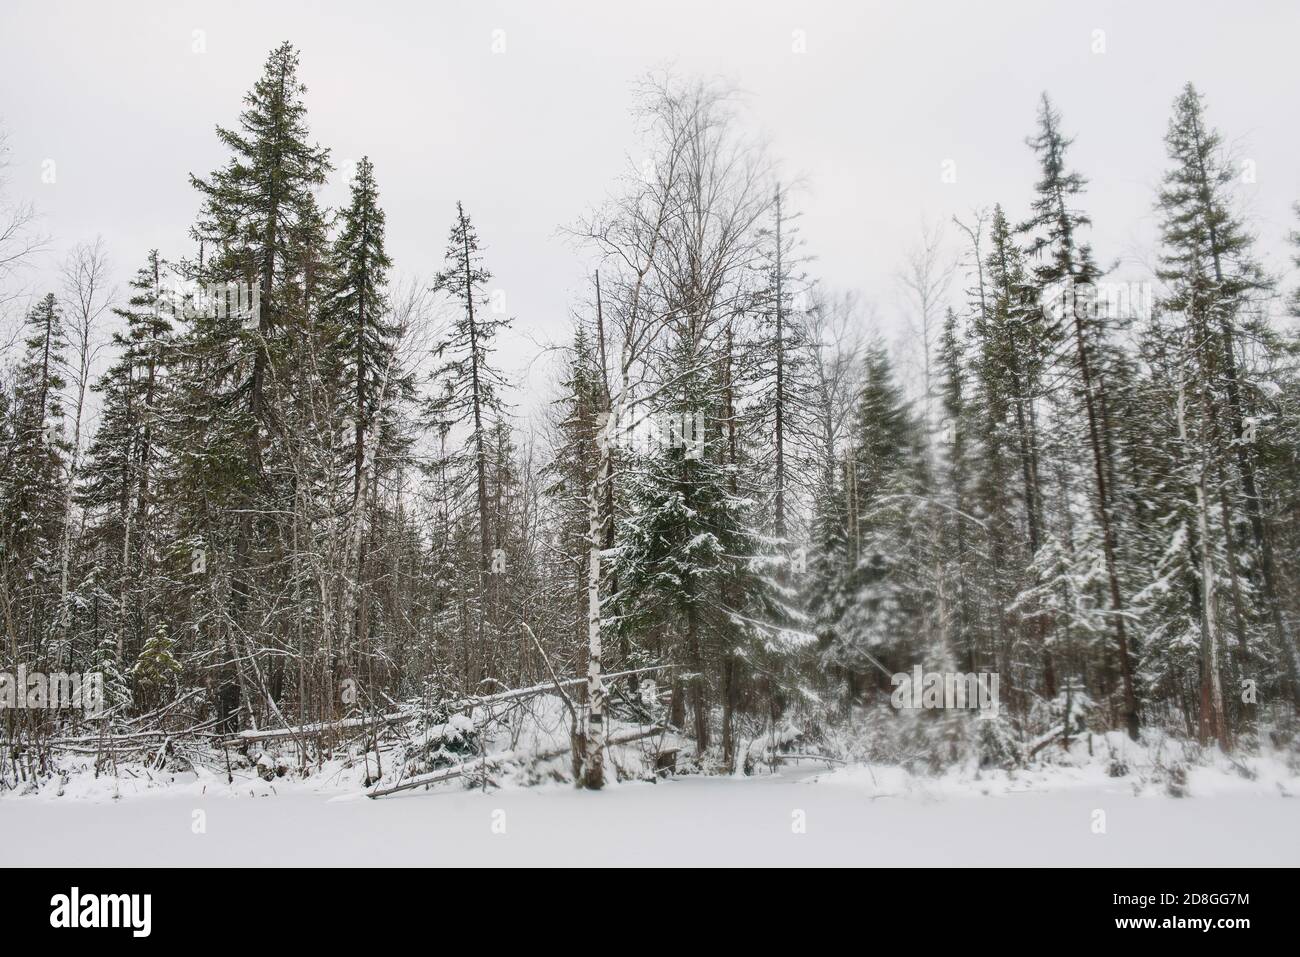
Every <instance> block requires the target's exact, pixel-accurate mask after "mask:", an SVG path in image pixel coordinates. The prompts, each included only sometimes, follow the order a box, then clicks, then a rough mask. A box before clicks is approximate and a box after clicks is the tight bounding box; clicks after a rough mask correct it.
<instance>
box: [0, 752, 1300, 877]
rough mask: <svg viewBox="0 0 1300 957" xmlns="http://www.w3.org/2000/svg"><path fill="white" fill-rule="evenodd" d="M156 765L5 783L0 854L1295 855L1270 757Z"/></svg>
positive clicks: (54, 860) (154, 859) (201, 861)
mask: <svg viewBox="0 0 1300 957" xmlns="http://www.w3.org/2000/svg"><path fill="white" fill-rule="evenodd" d="M165 777H168V778H170V780H167V781H158V780H154V781H148V782H145V781H142V780H136V779H132V778H130V777H125V778H120V779H118V781H117V782H111V779H106V778H104V777H101V778H100V779H98V780H95V781H86V780H84V779H82V780H80V781H79V780H77V779H74V780H73V781H72V782H71V783H70V784H68V785H66V786H65V787H64V788H63V791H64V793H62V794H58V793H57V791H55V790H53V789H49V788H47V789H42V790H41V791H40V792H38V793H35V794H28V795H25V796H17V795H12V794H11V795H10V797H9V798H7V799H5V800H2V801H0V847H3V848H4V850H5V858H6V863H8V864H10V865H59V866H68V865H74V866H75V865H89V866H115V865H116V866H123V865H124V866H137V865H138V866H149V865H160V866H227V865H323V866H329V865H334V866H338V865H344V866H355V865H362V866H364V865H384V866H392V865H397V866H402V865H474V866H498V865H519V864H536V865H564V866H590V865H685V864H709V865H859V866H862V865H866V866H871V865H891V866H897V865H903V866H942V865H994V866H999V865H1048V866H1051V865H1075V866H1078V865H1082V866H1144V865H1153V866H1154V865H1167V866H1184V865H1186V866H1192V865H1204V866H1230V865H1245V866H1261V865H1262V866H1282V865H1286V866H1297V865H1300V778H1297V777H1296V776H1295V775H1294V774H1293V773H1292V772H1290V771H1288V770H1286V769H1285V768H1284V767H1283V766H1281V765H1279V764H1272V763H1269V764H1267V765H1266V766H1265V767H1264V768H1263V770H1262V773H1258V774H1257V775H1256V776H1255V778H1254V779H1253V780H1251V779H1247V778H1245V777H1242V776H1234V775H1232V774H1224V773H1222V772H1221V770H1219V769H1215V768H1191V769H1190V771H1189V775H1188V779H1187V782H1186V792H1187V794H1188V795H1189V796H1187V797H1171V796H1169V794H1168V792H1167V789H1166V788H1165V787H1163V786H1160V785H1158V784H1156V783H1154V782H1150V781H1145V780H1143V779H1142V778H1140V777H1139V776H1126V777H1120V778H1111V777H1108V776H1107V775H1106V774H1105V772H1104V770H1102V769H1100V768H1098V767H1095V766H1090V767H1084V768H1074V767H1051V768H1043V769H1039V770H1037V771H1023V772H1018V773H1015V774H1010V775H1009V774H1005V773H1002V772H997V773H994V774H986V775H982V776H980V777H979V778H977V779H975V780H971V779H970V778H969V777H966V778H961V779H959V778H958V777H956V776H941V777H928V776H916V775H912V774H908V773H906V772H904V771H902V770H901V769H898V768H882V767H870V768H868V767H865V766H858V767H849V768H842V769H839V770H836V771H833V772H832V771H825V770H821V769H813V768H810V767H809V766H807V765H805V766H803V767H802V768H793V767H792V768H787V769H785V770H784V771H782V772H781V773H778V774H768V773H763V774H760V775H756V776H753V777H748V778H746V777H740V776H736V777H707V776H699V775H685V776H680V777H677V778H673V779H669V780H665V781H660V782H658V783H653V782H624V783H618V784H613V785H611V786H609V787H607V788H606V789H605V790H604V791H603V792H600V793H592V792H584V791H578V790H575V789H574V788H572V787H571V786H569V785H566V784H561V783H554V784H544V785H541V786H535V787H528V788H524V787H511V786H508V787H505V788H503V789H500V790H489V791H487V792H486V793H484V792H481V791H472V790H467V789H465V788H464V787H463V786H460V787H452V786H443V787H441V788H440V789H438V790H432V791H425V790H415V791H410V792H406V793H402V794H398V795H393V796H391V797H387V798H382V799H379V800H369V799H367V798H366V797H365V796H364V795H363V794H362V793H360V792H359V791H358V789H357V788H356V787H355V786H353V785H351V784H350V783H347V782H344V781H341V780H335V781H333V782H331V781H329V780H325V779H323V778H322V777H320V776H317V777H314V778H311V779H307V780H289V779H281V780H276V781H274V782H269V783H268V782H265V781H263V780H261V779H259V778H257V777H253V776H250V777H246V778H244V779H242V780H241V779H239V778H237V779H236V781H235V783H234V784H233V785H230V784H227V783H226V780H225V775H224V774H223V775H220V776H219V777H199V776H196V775H194V774H192V773H187V774H178V775H166V776H165ZM114 791H116V794H117V796H116V797H115V796H114ZM198 812H202V814H199V813H198ZM1099 812H1101V814H1104V819H1103V818H1102V817H1100V816H1099ZM200 822H201V823H202V824H203V828H202V830H200V828H199V827H198V825H199V823H200ZM1103 823H1104V832H1099V828H1100V826H1101V824H1103Z"/></svg>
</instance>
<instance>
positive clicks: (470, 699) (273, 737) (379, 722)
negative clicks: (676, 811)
mask: <svg viewBox="0 0 1300 957" xmlns="http://www.w3.org/2000/svg"><path fill="white" fill-rule="evenodd" d="M671 667H673V666H672V665H652V666H650V667H648V668H633V669H631V670H629V671H615V672H613V673H612V674H608V675H605V676H604V680H605V681H613V680H615V679H616V678H625V677H627V676H628V675H639V674H646V673H648V672H651V671H663V670H664V669H666V668H671ZM586 682H587V679H586V678H570V679H569V680H567V681H562V682H560V683H559V685H558V686H557V685H556V683H555V682H552V681H544V682H542V683H541V684H536V685H532V686H530V687H528V688H514V689H511V690H509V691H500V692H497V693H496V694H490V695H471V696H467V697H464V698H458V699H455V700H453V701H448V702H445V703H443V704H441V705H439V707H441V708H442V709H443V710H445V711H447V712H452V711H462V710H464V709H465V708H475V707H482V706H487V705H494V704H501V703H503V702H506V701H516V700H518V699H520V698H530V697H533V696H534V695H539V694H554V693H555V691H556V688H557V687H559V688H576V687H578V686H579V685H583V684H586ZM419 716H420V712H419V710H418V709H416V708H413V707H412V708H406V709H403V710H401V711H393V712H390V713H388V714H382V715H364V716H361V717H356V718H341V719H340V720H338V721H321V722H317V723H315V724H304V725H300V726H298V727H295V728H276V729H268V730H264V731H240V732H239V733H238V734H235V735H233V736H232V737H229V738H227V739H226V740H225V742H224V743H225V744H229V745H233V746H239V745H241V744H253V743H257V742H262V741H277V740H281V739H283V738H294V737H305V736H308V735H313V734H320V733H321V732H325V731H346V730H348V729H349V728H369V727H372V726H387V725H390V724H400V723H401V722H403V721H410V720H412V719H414V718H418V717H419Z"/></svg>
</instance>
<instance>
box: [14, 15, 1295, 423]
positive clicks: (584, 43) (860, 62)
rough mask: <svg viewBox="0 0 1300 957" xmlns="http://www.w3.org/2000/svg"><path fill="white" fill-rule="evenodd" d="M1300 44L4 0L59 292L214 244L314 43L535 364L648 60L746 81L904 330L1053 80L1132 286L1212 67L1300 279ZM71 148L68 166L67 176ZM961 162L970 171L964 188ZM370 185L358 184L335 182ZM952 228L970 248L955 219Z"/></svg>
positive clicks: (1161, 20) (1214, 18)
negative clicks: (220, 207) (93, 256)
mask: <svg viewBox="0 0 1300 957" xmlns="http://www.w3.org/2000/svg"><path fill="white" fill-rule="evenodd" d="M498 30H499V31H504V41H505V49H504V52H499V53H494V52H493V41H494V31H498ZM195 31H202V33H199V34H196V32H195ZM796 31H801V33H796ZM1098 31H1101V32H1098ZM496 38H497V40H498V41H499V40H500V39H501V35H497V37H496ZM800 38H802V40H803V46H804V47H805V48H806V52H802V53H801V52H796V47H798V46H799V40H800ZM1297 38H1300V3H1296V2H1294V0H1265V2H1254V0H1237V2H1232V3H1225V2H1213V3H1210V2H1200V0H1196V2H1187V0H1182V2H1158V3H1157V2H1143V3H1140V4H1136V3H1098V2H1089V3H1077V2H1074V3H1063V2H1044V0H1035V2H1017V3H1012V2H999V3H987V4H973V3H961V2H952V3H949V2H936V0H912V2H906V3H903V2H900V3H887V4H886V3H870V4H866V3H861V4H850V3H848V2H843V0H841V2H833V3H808V2H798V3H776V2H755V0H747V2H736V3H719V2H709V3H705V2H702V0H694V2H669V0H655V2H654V3H641V4H637V5H635V6H634V5H632V4H623V3H616V2H611V0H604V2H584V3H557V2H528V3H525V2H516V3H482V2H478V3H472V4H470V3H462V4H455V5H452V4H444V3H430V2H410V3H396V2H392V3H383V2H373V3H356V2H352V3H285V2H277V3H265V2H260V3H252V2H250V3H230V2H222V3H175V2H168V3H162V2H148V3H145V2H137V3H129V4H128V3H104V2H65V3H59V2H51V0H3V3H0V122H2V123H3V125H4V126H5V128H7V130H8V131H9V137H10V145H11V146H12V147H13V152H12V155H11V157H10V159H11V168H10V171H9V175H10V187H9V188H10V191H11V192H12V193H13V194H15V195H16V196H17V197H18V198H25V199H30V200H32V201H34V202H35V203H36V204H37V206H38V208H39V210H40V212H41V215H42V229H43V230H44V231H45V232H46V233H48V234H50V236H51V237H52V238H53V240H54V247H53V250H52V252H51V253H50V254H49V255H48V256H47V257H46V259H45V260H44V263H43V265H42V267H41V269H42V271H41V272H37V273H34V274H33V276H32V279H33V282H34V284H36V285H41V284H44V285H48V284H49V282H50V278H49V277H52V276H53V274H54V271H55V265H56V263H57V261H58V258H59V257H60V256H61V255H62V253H63V252H64V251H66V249H67V247H68V246H70V245H71V244H73V243H75V242H76V241H78V240H82V239H90V238H93V237H94V236H95V235H96V234H102V235H103V237H104V239H105V241H106V242H107V244H108V247H109V250H110V253H111V255H112V258H113V261H114V265H115V267H116V271H117V274H118V276H119V282H120V283H122V284H125V281H126V279H127V278H128V277H129V275H130V274H131V272H133V271H134V270H135V268H137V266H139V265H140V264H141V263H142V262H143V259H144V256H145V253H146V252H147V251H148V250H149V249H150V248H151V247H158V248H159V249H160V250H161V251H162V253H163V254H164V255H165V256H166V255H172V256H179V255H182V254H186V253H189V252H191V250H190V248H189V247H188V246H186V245H185V242H186V241H185V235H186V230H187V228H188V227H189V225H190V224H191V223H192V222H193V219H194V215H195V212H196V210H197V208H198V202H197V197H196V195H195V193H194V191H193V190H192V189H191V188H190V187H189V184H188V178H187V173H189V172H194V173H197V174H206V173H208V172H210V171H211V170H212V169H214V168H215V167H217V166H219V165H221V164H222V163H223V162H224V161H225V159H226V154H225V153H224V152H223V151H222V149H221V148H220V146H219V144H218V142H217V139H216V137H215V136H214V133H213V127H214V126H215V125H216V124H218V123H220V124H223V125H233V124H234V122H235V119H236V116H237V114H238V112H239V110H240V107H241V98H242V96H243V95H244V93H245V92H246V91H247V90H248V89H249V88H250V87H251V85H252V84H253V82H254V81H255V80H256V79H257V77H258V76H259V74H260V71H261V67H262V63H263V61H264V59H265V57H266V55H267V53H268V51H269V50H270V49H271V48H272V47H274V46H275V45H276V44H278V43H279V42H281V41H283V40H286V39H287V40H290V41H291V42H293V43H294V44H295V45H296V46H297V47H298V48H299V49H300V51H301V55H302V62H301V75H302V79H303V81H304V82H305V83H306V84H307V87H308V94H307V102H308V107H309V118H310V123H311V128H312V132H313V134H314V136H315V137H316V138H317V139H318V140H319V142H320V143H321V144H322V145H324V146H328V147H329V148H330V149H331V150H332V153H333V157H334V159H335V162H336V165H338V166H340V167H344V166H345V164H346V162H347V161H354V160H355V159H356V158H358V157H360V156H361V155H363V154H368V155H369V156H370V157H371V159H372V160H373V162H374V164H375V169H376V175H377V177H378V181H379V185H380V190H381V194H382V199H383V204H384V207H385V209H386V210H387V214H388V240H389V252H390V254H391V255H392V257H393V260H394V263H395V266H396V271H397V273H398V275H400V276H416V275H419V276H424V277H428V276H430V275H431V274H432V272H433V271H434V269H436V268H437V267H438V265H439V262H438V260H439V259H440V257H441V255H442V252H443V249H444V246H445V239H446V234H447V231H448V228H449V226H450V224H451V217H452V214H453V212H454V208H455V203H456V201H457V200H458V199H459V200H463V201H464V202H465V205H466V207H467V209H468V210H469V211H470V213H471V215H472V216H473V217H474V219H475V221H476V223H477V226H478V229H479V234H480V238H481V240H482V241H483V243H484V245H485V247H486V250H487V263H488V266H489V268H490V269H491V270H492V271H493V272H494V274H495V281H494V285H495V286H498V287H500V288H501V289H504V290H505V291H506V294H507V304H508V308H509V311H510V312H511V313H512V314H513V315H514V316H515V317H516V332H517V335H516V336H515V337H514V340H515V341H514V342H513V344H510V345H508V346H507V348H506V349H505V350H504V351H503V358H504V360H505V362H506V364H507V365H508V366H509V367H510V368H511V370H512V371H513V372H515V373H519V372H520V370H522V368H523V366H524V363H525V362H526V361H527V359H528V357H529V356H530V355H531V354H532V353H533V352H535V351H536V350H535V347H534V346H533V345H532V344H531V342H532V341H539V340H540V341H546V340H557V339H561V338H563V337H564V326H565V323H566V321H567V316H568V313H569V310H570V308H571V307H572V305H573V304H574V303H575V302H576V301H577V300H578V299H579V298H581V296H583V295H585V294H586V290H585V288H584V284H585V282H586V278H585V275H586V266H585V264H584V262H583V259H582V257H581V255H580V254H579V253H578V251H576V250H574V249H573V248H572V247H571V246H570V245H569V243H568V242H567V241H566V240H565V239H563V238H562V237H561V236H560V235H558V233H557V228H558V227H560V226H562V225H564V224H568V223H572V222H573V221H574V219H575V218H576V217H577V216H578V215H580V214H581V213H582V212H584V211H585V210H586V209H588V208H589V207H590V206H592V205H593V204H595V203H597V202H598V201H599V200H600V199H601V198H602V197H603V196H604V195H605V194H606V192H607V190H608V189H609V188H610V186H611V184H612V183H613V181H614V180H615V177H616V176H617V175H618V174H619V173H620V172H622V171H623V169H624V168H625V164H626V163H627V161H628V159H629V156H630V155H631V154H632V151H633V150H634V148H635V142H634V138H633V135H632V124H631V120H630V118H629V114H628V109H629V106H630V105H631V96H630V87H631V84H632V82H633V81H634V80H636V79H637V77H639V76H640V75H642V74H644V73H645V71H647V70H651V69H655V68H657V67H663V66H665V65H669V64H671V65H673V66H674V67H675V69H676V70H677V71H679V72H683V73H698V74H703V75H707V76H713V75H717V76H722V77H725V78H727V79H729V80H731V81H733V82H734V83H736V84H737V85H738V86H740V87H741V88H743V89H744V90H745V91H746V92H747V94H748V98H749V114H750V119H751V121H752V124H753V128H754V129H755V130H756V131H759V132H761V133H763V134H764V135H766V136H767V138H768V139H769V141H770V143H771V146H772V149H773V152H774V154H775V155H776V156H777V157H778V158H779V159H780V160H781V162H782V164H783V166H784V167H785V169H787V170H789V171H790V172H791V173H792V174H800V175H801V176H802V177H803V178H804V182H805V184H806V185H805V188H804V189H803V190H802V191H801V193H799V194H798V195H797V196H796V199H795V203H796V205H797V206H798V207H799V208H800V210H801V211H802V213H803V218H802V221H801V225H802V229H803V235H804V238H805V240H806V242H807V248H808V251H809V252H810V253H812V254H814V255H815V256H816V257H817V261H816V262H815V263H814V264H813V265H812V267H811V271H812V272H813V273H814V274H816V275H817V276H819V277H821V278H823V279H825V280H826V281H827V282H828V283H830V284H831V285H832V286H834V287H837V288H856V289H859V290H861V292H862V294H863V295H864V297H865V298H866V299H868V300H869V301H872V302H874V303H876V304H877V307H878V314H879V317H880V324H881V326H882V329H881V331H882V332H884V333H885V334H887V335H890V336H891V337H893V336H895V335H896V334H897V331H898V329H899V328H900V325H899V322H898V317H899V313H900V311H901V309H902V302H901V299H900V295H899V293H898V291H897V283H896V282H895V280H894V275H895V273H896V271H897V270H898V268H899V266H900V260H901V257H902V251H903V249H904V248H906V246H907V245H909V244H910V243H912V242H913V241H914V240H915V238H916V236H917V234H918V232H919V228H920V224H921V222H922V220H923V218H924V219H928V220H930V221H934V220H940V219H942V220H946V219H949V218H950V217H951V216H952V215H953V214H957V215H962V216H965V215H966V214H968V213H969V211H970V210H971V208H972V207H975V206H981V205H991V204H992V203H993V202H1001V203H1003V204H1004V206H1006V207H1007V209H1008V212H1009V214H1010V215H1011V216H1012V217H1013V218H1020V217H1021V216H1023V214H1024V212H1025V209H1026V205H1027V203H1028V200H1029V198H1030V197H1029V194H1030V190H1031V188H1032V184H1033V182H1034V179H1035V176H1036V170H1035V166H1034V159H1033V156H1032V154H1031V152H1030V151H1029V149H1028V148H1027V147H1025V146H1024V142H1023V141H1024V138H1025V136H1026V135H1027V134H1029V133H1030V132H1032V129H1033V125H1034V112H1035V106H1036V101H1037V98H1038V96H1039V94H1040V92H1041V91H1043V90H1047V91H1048V92H1049V93H1050V94H1051V96H1052V97H1053V99H1054V100H1055V101H1056V104H1057V106H1058V108H1059V109H1060V110H1061V112H1062V114H1063V116H1064V124H1065V127H1066V129H1067V131H1069V132H1070V133H1072V134H1073V135H1075V136H1076V137H1077V140H1076V144H1075V147H1074V149H1073V152H1072V160H1073V163H1074V165H1075V166H1076V167H1077V168H1078V169H1079V170H1080V171H1081V172H1083V173H1084V174H1085V175H1087V176H1088V177H1089V178H1090V179H1091V187H1090V195H1089V198H1088V201H1087V204H1086V205H1087V208H1088V210H1089V211H1090V213H1091V214H1092V216H1093V219H1094V223H1095V226H1094V230H1093V235H1092V239H1093V244H1094V247H1095V250H1096V252H1097V255H1098V258H1099V259H1100V260H1101V261H1103V262H1107V263H1109V262H1111V261H1113V260H1115V259H1121V260H1124V261H1125V263H1126V265H1125V266H1124V267H1122V269H1121V273H1120V275H1121V276H1122V277H1124V278H1132V277H1135V276H1136V277H1141V269H1140V265H1139V264H1140V263H1141V262H1143V261H1150V258H1151V253H1152V248H1153V246H1152V241H1153V236H1154V221H1153V217H1152V212H1151V203H1152V199H1153V193H1154V189H1155V186H1156V184H1157V182H1158V180H1159V177H1160V174H1161V172H1162V170H1163V169H1164V166H1165V158H1164V151H1163V144H1162V137H1163V135H1164V131H1165V128H1166V124H1167V122H1168V118H1169V113H1170V107H1171V103H1172V101H1173V99H1174V96H1175V95H1176V94H1177V92H1178V90H1179V88H1180V86H1181V85H1182V84H1183V83H1184V82H1185V81H1187V80H1189V79H1190V80H1192V81H1193V82H1195V83H1196V84H1197V86H1198V87H1199V88H1200V90H1201V91H1202V92H1203V93H1204V94H1205V95H1206V96H1207V98H1208V106H1209V111H1210V117H1211V120H1212V121H1213V123H1214V124H1215V125H1216V126H1218V127H1219V129H1220V130H1221V131H1222V132H1223V133H1224V135H1225V137H1226V138H1227V139H1228V140H1229V142H1231V143H1232V145H1233V148H1234V151H1235V153H1236V155H1237V156H1238V157H1239V158H1240V159H1242V160H1251V161H1253V170H1254V174H1255V175H1254V179H1255V182H1254V183H1248V184H1243V185H1242V187H1241V195H1242V199H1243V202H1244V203H1245V204H1246V205H1247V207H1248V208H1249V210H1250V212H1251V214H1252V225H1253V227H1254V229H1255V230H1256V232H1257V233H1258V235H1259V238H1260V243H1261V252H1262V253H1263V254H1264V257H1265V260H1266V263H1267V264H1268V265H1269V267H1270V268H1272V269H1273V270H1274V271H1275V272H1277V273H1280V274H1284V275H1285V276H1286V281H1287V283H1288V284H1289V285H1294V284H1295V281H1296V275H1295V273H1294V271H1289V267H1290V265H1291V264H1290V262H1289V260H1288V258H1287V256H1288V250H1287V248H1286V246H1285V243H1284V239H1285V236H1286V234H1287V232H1288V231H1289V230H1291V229H1293V228H1295V226H1296V223H1295V220H1294V217H1293V216H1292V214H1291V208H1290V207H1291V204H1292V203H1293V202H1294V201H1295V200H1296V199H1298V198H1300V122H1297V116H1296V104H1297V93H1300V82H1298V81H1300V67H1297V63H1296V52H1295V49H1296V41H1297ZM200 41H201V43H200ZM498 45H499V42H498ZM196 46H201V47H202V52H195V47H196ZM1099 48H1100V49H1101V50H1103V51H1104V52H1097V51H1098V50H1099ZM632 159H633V161H635V157H634V156H633V157H632ZM46 160H54V162H55V170H56V181H55V182H54V183H43V182H42V180H41V172H42V164H43V163H44V162H45V161H46ZM946 161H951V163H952V164H954V166H952V167H949V168H955V171H956V182H953V183H949V182H944V177H943V176H942V172H943V170H944V168H945V166H944V164H945V162H946ZM345 196H346V190H345V185H344V182H343V181H342V178H340V179H339V180H338V181H337V182H335V183H332V184H331V185H330V187H329V188H328V189H327V190H326V191H325V193H324V197H325V199H326V201H327V202H329V203H339V202H341V201H342V200H343V199H344V198H345ZM949 239H950V241H951V245H952V249H953V252H957V251H958V250H959V244H958V241H957V240H958V236H957V234H956V232H955V230H952V229H949ZM534 384H536V380H534ZM524 404H525V405H527V404H528V399H527V397H525V398H524Z"/></svg>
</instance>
